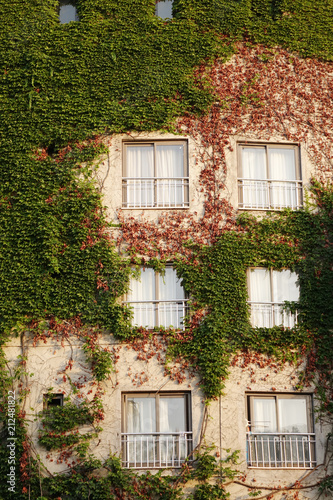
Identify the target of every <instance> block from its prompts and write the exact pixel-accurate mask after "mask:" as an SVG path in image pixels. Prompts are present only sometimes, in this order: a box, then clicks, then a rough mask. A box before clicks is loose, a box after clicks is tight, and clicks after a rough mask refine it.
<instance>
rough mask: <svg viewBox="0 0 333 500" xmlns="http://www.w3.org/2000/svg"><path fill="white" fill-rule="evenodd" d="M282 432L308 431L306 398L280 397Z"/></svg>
mask: <svg viewBox="0 0 333 500" xmlns="http://www.w3.org/2000/svg"><path fill="white" fill-rule="evenodd" d="M278 405H279V419H280V429H279V430H280V432H299V433H307V432H308V423H307V409H306V398H301V397H299V398H285V399H283V398H281V397H280V398H279V399H278Z"/></svg>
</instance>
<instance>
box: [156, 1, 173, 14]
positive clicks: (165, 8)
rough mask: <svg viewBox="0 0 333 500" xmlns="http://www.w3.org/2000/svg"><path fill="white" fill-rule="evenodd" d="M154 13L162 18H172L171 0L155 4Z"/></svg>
mask: <svg viewBox="0 0 333 500" xmlns="http://www.w3.org/2000/svg"><path fill="white" fill-rule="evenodd" d="M155 13H156V15H157V16H158V17H161V18H162V19H171V18H172V0H164V1H161V2H158V3H157V4H156V9H155Z"/></svg>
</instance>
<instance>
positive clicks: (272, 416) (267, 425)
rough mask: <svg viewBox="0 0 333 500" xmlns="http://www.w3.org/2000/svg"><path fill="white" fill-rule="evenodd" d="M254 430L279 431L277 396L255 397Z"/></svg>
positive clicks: (252, 427)
mask: <svg viewBox="0 0 333 500" xmlns="http://www.w3.org/2000/svg"><path fill="white" fill-rule="evenodd" d="M251 424H252V426H251V430H252V432H277V423H276V405H275V398H256V397H254V398H253V418H252V422H251Z"/></svg>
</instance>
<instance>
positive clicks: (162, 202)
mask: <svg viewBox="0 0 333 500" xmlns="http://www.w3.org/2000/svg"><path fill="white" fill-rule="evenodd" d="M156 177H157V178H158V179H157V195H156V196H157V200H156V202H157V206H177V205H183V204H184V201H185V193H184V191H185V190H184V183H183V177H184V145H183V144H179V145H156Z"/></svg>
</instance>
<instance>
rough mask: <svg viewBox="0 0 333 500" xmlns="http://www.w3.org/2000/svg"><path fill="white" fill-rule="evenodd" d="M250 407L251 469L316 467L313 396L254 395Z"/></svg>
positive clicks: (249, 452)
mask: <svg viewBox="0 0 333 500" xmlns="http://www.w3.org/2000/svg"><path fill="white" fill-rule="evenodd" d="M247 403H248V429H247V462H248V465H249V467H283V468H285V467H287V468H312V467H315V465H316V460H315V434H314V433H313V410H312V399H311V396H310V395H289V394H276V395H275V394H274V395H262V394H258V395H255V394H254V395H251V396H248V398H247Z"/></svg>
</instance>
